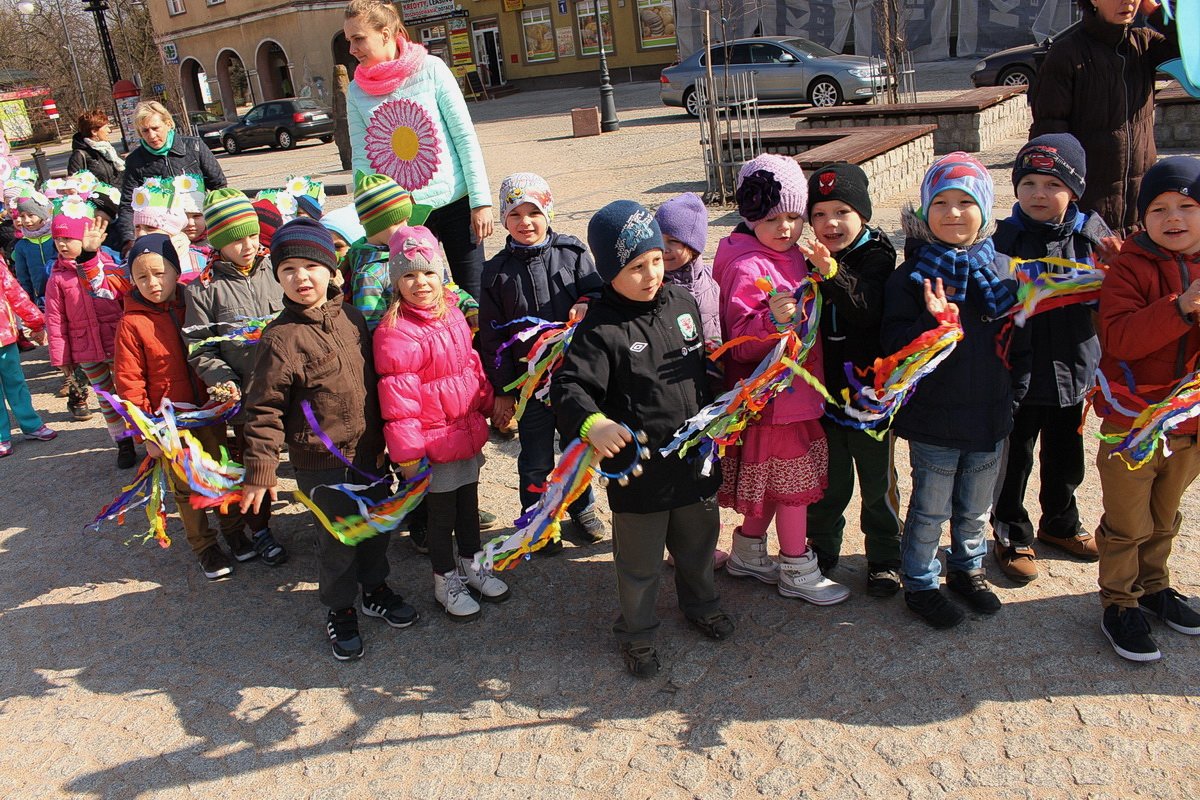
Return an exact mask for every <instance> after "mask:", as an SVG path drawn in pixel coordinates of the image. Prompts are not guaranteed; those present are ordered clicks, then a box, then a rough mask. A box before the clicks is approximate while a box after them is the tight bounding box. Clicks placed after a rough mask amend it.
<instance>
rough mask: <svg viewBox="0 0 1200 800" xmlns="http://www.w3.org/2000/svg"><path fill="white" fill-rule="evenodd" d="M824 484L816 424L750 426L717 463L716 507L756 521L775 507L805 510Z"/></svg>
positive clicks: (824, 457)
mask: <svg viewBox="0 0 1200 800" xmlns="http://www.w3.org/2000/svg"><path fill="white" fill-rule="evenodd" d="M828 483H829V444H828V442H826V441H825V433H824V432H823V431H822V430H821V423H820V421H819V420H815V419H812V420H805V421H803V422H789V423H787V424H784V425H751V426H750V427H748V428H747V429H746V430H745V432H744V433H743V434H742V443H741V444H740V445H738V446H737V447H730V448H728V449H727V450H726V451H725V455H724V456H723V457H722V458H721V488H720V490H719V491H718V492H717V501H718V502H719V503H720V504H721V505H722V506H724V507H725V508H732V509H733V510H735V511H737V512H738V513H739V514H742V515H743V516H748V517H761V516H764V515H765V514H767V513H768V512H769V511H771V510H772V507H773V506H774V505H776V504H782V505H785V506H807V505H812V504H813V503H815V502H817V501H818V500H820V499H821V497H822V496H823V495H824V494H825V487H826V486H827V485H828Z"/></svg>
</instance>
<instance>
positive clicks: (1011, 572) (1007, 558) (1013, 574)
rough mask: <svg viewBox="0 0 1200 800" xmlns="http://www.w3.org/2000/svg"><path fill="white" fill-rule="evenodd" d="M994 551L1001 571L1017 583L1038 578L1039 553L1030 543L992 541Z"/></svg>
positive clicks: (1029, 581)
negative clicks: (1007, 543) (1006, 544)
mask: <svg viewBox="0 0 1200 800" xmlns="http://www.w3.org/2000/svg"><path fill="white" fill-rule="evenodd" d="M992 553H994V554H995V556H996V563H997V564H999V565H1000V571H1001V572H1003V573H1004V574H1005V575H1007V576H1008V577H1009V579H1011V580H1013V581H1015V582H1016V583H1020V584H1026V583H1031V582H1033V581H1034V580H1036V579H1037V576H1038V568H1037V555H1036V554H1035V553H1034V552H1033V548H1032V547H1030V546H1029V545H1027V544H1025V545H1008V546H1005V545H1003V544H1001V543H1000V542H998V541H997V542H993V543H992Z"/></svg>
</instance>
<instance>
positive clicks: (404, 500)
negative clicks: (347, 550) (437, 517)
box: [292, 461, 431, 547]
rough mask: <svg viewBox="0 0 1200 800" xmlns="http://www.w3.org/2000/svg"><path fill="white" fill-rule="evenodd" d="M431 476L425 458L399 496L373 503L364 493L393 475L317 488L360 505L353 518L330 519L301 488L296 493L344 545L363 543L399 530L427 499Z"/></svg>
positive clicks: (294, 493) (405, 483)
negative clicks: (361, 482)
mask: <svg viewBox="0 0 1200 800" xmlns="http://www.w3.org/2000/svg"><path fill="white" fill-rule="evenodd" d="M430 475H431V470H430V468H429V462H428V461H422V462H421V468H420V471H419V472H417V474H416V475H414V476H413V478H412V480H408V481H401V482H400V488H399V491H398V492H397V493H396V494H395V495H393V496H391V497H389V498H387V499H386V500H381V501H379V502H378V503H376V502H372V500H371V499H370V498H369V497H366V496H365V495H364V494H362V493H363V492H365V491H367V490H368V489H370V488H371V487H373V486H376V485H378V484H379V483H380V482H382V481H387V482H388V483H389V484H390V483H391V477H390V476H388V477H386V478H383V479H381V480H380V481H376V482H374V483H371V484H369V485H358V484H351V483H336V484H328V485H325V486H318V487H316V488H317V489H330V490H332V491H337V492H341V493H342V494H344V495H346V496H347V497H349V498H350V499H352V500H353V501H354V502H355V503H356V504H357V505H358V513H357V514H354V515H351V516H349V517H337V518H335V519H330V518H329V516H328V515H327V514H326V513H325V512H324V511H322V510H321V509H320V508H318V507H317V504H316V503H314V502H313V501H312V499H311V498H310V497H309V496H308V495H306V494H305V493H304V492H302V491H300V490H299V489H297V490H296V491H295V492H293V493H292V494H293V496H294V497H295V498H296V499H297V500H299V501H300V502H301V503H302V504H303V505H304V507H305V508H307V509H308V510H309V511H311V512H312V513H313V516H315V517H316V518H317V521H318V522H320V523H321V527H323V528H324V529H325V530H327V531H329V533H330V534H331V535H332V536H333V538H335V539H337V540H338V541H339V542H341V543H342V544H345V545H349V546H351V547H354V546H355V545H357V544H358V543H359V542H362V541H365V540H367V539H370V538H371V537H372V536H378V535H379V534H381V533H387V532H388V531H390V530H393V529H395V527H396V526H397V525H399V524H400V522H401V521H402V520H403V519H404V518H405V517H406V516H408V514H409V512H411V511H412V510H413V509H414V508H416V507H417V506H418V505H420V503H421V500H423V499H424V497H425V492H426V491H427V490H428V489H429V477H430ZM314 492H315V490H314Z"/></svg>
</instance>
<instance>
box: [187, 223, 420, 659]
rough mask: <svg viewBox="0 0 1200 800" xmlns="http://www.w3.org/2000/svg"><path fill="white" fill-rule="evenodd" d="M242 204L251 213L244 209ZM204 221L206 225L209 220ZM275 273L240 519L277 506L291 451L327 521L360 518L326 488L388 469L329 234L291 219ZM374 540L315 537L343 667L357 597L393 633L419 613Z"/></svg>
mask: <svg viewBox="0 0 1200 800" xmlns="http://www.w3.org/2000/svg"><path fill="white" fill-rule="evenodd" d="M247 205H249V203H247ZM209 219H210V223H211V221H212V220H211V217H210V218H209ZM274 245H275V247H274V263H275V264H276V267H275V270H276V272H275V274H276V275H277V276H278V278H279V282H280V283H281V284H282V285H283V293H284V295H285V298H286V299H285V300H284V310H283V312H282V313H281V314H280V315H279V316H278V317H277V318H276V319H275V320H274V321H273V322H271V324H270V325H268V326H267V329H266V330H265V331H263V335H262V340H261V341H260V342H259V344H258V350H257V357H256V359H255V362H254V372H253V377H251V379H250V384H249V386H248V387H247V390H246V432H245V438H246V448H245V451H244V452H245V464H246V490H245V495H244V497H243V499H242V506H241V507H242V512H243V513H246V512H248V511H253V510H256V509H257V507H258V506H259V505H260V504H262V503H263V501H264V498H265V497H267V496H269V497H270V498H271V499H272V500H274V499H275V492H276V489H275V480H276V469H277V468H278V465H279V450H280V448H281V447H282V446H283V444H284V442H286V443H287V445H288V453H289V458H290V459H291V463H292V466H293V467H295V470H296V483H297V484H298V485H299V487H300V489H301V491H303V492H304V493H305V494H306V495H308V497H309V498H311V499H312V501H313V502H314V503H315V504H316V505H317V507H318V508H320V509H321V510H322V511H323V512H324V513H325V515H326V516H327V517H329V518H330V519H335V518H337V517H346V516H350V515H352V514H356V513H358V507H357V505H356V504H355V502H354V500H352V499H351V498H350V497H348V496H347V495H345V494H343V493H342V492H340V491H338V490H337V489H333V488H330V487H331V486H333V485H336V484H343V483H361V482H362V473H364V472H365V473H368V474H376V473H377V472H378V471H379V470H380V467H382V465H383V455H384V452H383V430H382V425H381V421H380V417H379V400H378V395H377V393H376V388H375V368H374V366H373V359H372V357H371V335H370V333H368V331H367V326H366V324H365V323H364V322H363V319H362V315H361V314H359V313H358V310H357V309H356V308H354V307H353V306H351V305H350V304H348V303H345V302H344V301H343V298H342V294H341V293H340V292H339V291H337V289H336V288H335V287H333V286H332V285H331V279H332V277H333V271H334V269H335V268H336V266H337V259H336V256H335V255H334V252H333V240H332V239H331V238H330V236H329V232H328V231H327V230H325V229H324V228H323V227H321V225H320V224H319V223H317V222H314V221H313V220H310V219H295V220H292V221H291V222H289V223H287V224H286V225H284V226H283V227H281V228H280V229H279V230H278V231H276V232H275V238H274ZM305 400H307V401H308V402H309V403H311V409H312V413H313V414H314V415H315V416H316V419H317V423H318V424H319V425H320V428H321V430H322V432H323V433H324V434H325V435H327V436H328V437H330V438H331V439H332V440H333V441H334V442H336V443H337V445H338V447H339V449H340V450H341V453H340V455H342V456H344V457H345V458H346V459H348V460H349V462H350V463H352V464H354V466H355V469H353V470H351V469H348V468H347V467H346V465H345V464H343V463H342V462H341V461H340V460H339V458H338V455H339V454H334V453H331V452H329V450H327V449H326V447H325V445H324V444H323V443H322V440H321V438H320V437H319V436H318V434H317V432H316V431H314V430H313V429H312V428H311V427H310V426H309V424H308V422H307V421H306V420H305V415H304V411H303V410H302V408H301V401H305ZM363 494H364V495H365V496H366V497H368V498H370V499H371V501H373V502H378V501H380V500H383V499H385V498H386V497H387V496H388V494H389V487H388V485H387V484H386V483H378V484H376V485H374V486H372V487H371V488H369V489H367V490H365V491H364V492H363ZM390 540H391V535H390V534H388V533H381V534H379V535H377V536H374V537H372V538H370V539H366V540H364V541H362V542H360V543H359V544H358V545H357V546H354V547H351V546H349V545H345V544H342V543H341V542H340V541H339V540H338V539H335V538H334V537H333V536H331V535H329V534H328V533H326V532H325V531H319V532H318V533H317V560H318V561H319V563H320V589H319V591H320V597H321V602H322V604H324V605H325V606H326V607H327V608H328V609H329V612H328V614H327V615H326V632H327V633H328V635H329V640H330V643H331V646H332V649H333V656H334V658H336V659H337V660H338V661H350V660H353V659H357V658H361V657H362V655H363V650H364V648H363V642H362V637H361V635H360V634H359V630H358V613H357V612H356V611H355V608H354V604H355V601H356V599H357V598H358V591H359V587H360V586H361V587H362V593H363V597H362V609H363V614H365V615H367V616H368V617H377V618H379V619H382V620H383V621H384V622H386V623H387V624H388V625H391V626H392V627H393V628H407V627H408V626H409V625H412V624H413V623H414V622H416V621H417V618H418V616H419V615H418V614H417V612H416V610H415V609H413V607H412V606H410V605H408V604H407V603H405V602H404V598H402V597H401V596H400V595H398V594H396V593H395V592H393V591H392V590H391V588H389V587H388V585H387V583H386V580H387V576H388V560H387V547H388V542H389V541H390Z"/></svg>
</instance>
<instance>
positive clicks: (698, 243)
mask: <svg viewBox="0 0 1200 800" xmlns="http://www.w3.org/2000/svg"><path fill="white" fill-rule="evenodd" d="M654 221H655V222H657V223H658V229H659V230H660V231H662V235H663V236H670V237H671V238H672V239H678V240H679V241H681V242H683V243H684V244H686V245H687V246H688V247H690V248H692V249H693V250H695V251H696V252H697V253H703V252H704V245H705V244H707V242H708V209H707V208H705V207H704V201H703V200H701V199H700V195H698V194H693V193H692V192H688V193H687V194H681V195H679V197H672V198H671V199H670V200H668V201H667V202H665V203H663V204H662V205H661V206H659V207H658V211H656V212H654Z"/></svg>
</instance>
